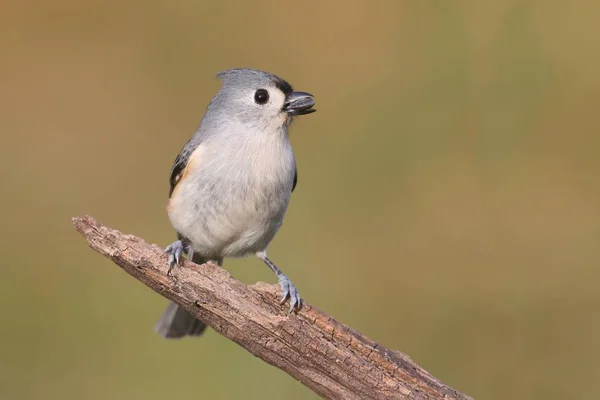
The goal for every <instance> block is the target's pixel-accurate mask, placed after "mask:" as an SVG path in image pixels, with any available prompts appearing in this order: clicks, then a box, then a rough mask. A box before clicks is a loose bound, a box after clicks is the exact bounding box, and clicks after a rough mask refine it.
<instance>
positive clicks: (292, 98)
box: [155, 68, 316, 338]
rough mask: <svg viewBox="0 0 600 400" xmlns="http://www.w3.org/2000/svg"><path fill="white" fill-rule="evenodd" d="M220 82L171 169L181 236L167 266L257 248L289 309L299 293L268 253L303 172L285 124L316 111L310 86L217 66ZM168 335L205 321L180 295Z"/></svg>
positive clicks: (161, 325) (167, 317) (194, 331)
mask: <svg viewBox="0 0 600 400" xmlns="http://www.w3.org/2000/svg"><path fill="white" fill-rule="evenodd" d="M217 77H218V78H220V79H221V80H222V82H223V85H222V87H221V89H220V90H219V92H218V93H217V95H216V96H215V97H214V98H213V99H212V101H211V102H210V104H209V105H208V108H207V110H206V114H205V115H204V118H203V119H202V122H201V123H200V127H199V128H198V130H197V131H196V133H195V134H194V136H192V138H191V139H190V140H189V141H188V142H187V143H186V144H185V146H183V149H182V150H181V152H180V153H179V155H178V156H177V158H176V159H175V163H174V165H173V168H172V169H171V189H170V192H169V203H168V206H167V210H168V214H169V219H170V221H171V224H172V225H173V227H174V228H175V230H176V232H177V237H178V238H179V240H178V241H176V242H174V243H172V244H171V245H169V246H168V247H167V248H166V249H165V252H166V253H168V254H169V274H170V273H171V270H172V268H173V267H174V266H175V265H177V264H180V262H181V255H182V254H184V253H186V254H187V257H188V259H190V260H192V261H193V262H195V263H196V264H202V263H204V262H207V261H209V260H210V261H214V262H216V263H217V264H219V265H222V263H223V258H224V257H244V256H248V255H251V254H254V255H256V256H257V257H258V258H260V259H261V260H262V261H264V263H265V264H267V266H268V267H269V268H271V270H272V271H273V272H274V273H275V275H277V278H278V280H279V284H280V285H281V289H282V291H283V299H282V303H283V302H284V301H285V300H286V299H287V298H288V297H289V298H290V312H292V311H294V310H297V309H299V308H300V307H301V304H302V300H301V298H300V295H299V294H298V290H297V289H296V287H295V286H294V285H293V284H292V282H291V281H290V279H289V278H288V277H287V276H286V275H285V274H284V273H283V272H282V271H281V270H280V269H279V268H277V266H276V265H275V264H274V263H273V262H272V261H271V260H269V258H268V257H267V247H268V246H269V243H270V242H271V240H273V237H274V236H275V234H276V233H277V231H278V230H279V227H280V226H281V224H282V222H283V218H284V215H285V212H286V209H287V207H288V204H289V201H290V196H291V194H292V191H293V190H294V188H295V187H296V182H297V180H298V173H297V170H296V161H295V159H294V153H293V152H292V146H291V144H290V142H289V139H288V128H289V126H290V123H291V122H292V120H293V118H294V117H295V116H298V115H305V114H310V113H312V112H314V111H316V110H315V109H314V108H313V106H314V104H315V101H314V98H313V96H312V95H311V94H309V93H304V92H297V91H294V90H293V89H292V86H291V85H290V84H289V83H288V82H286V81H285V80H283V79H281V78H279V77H277V76H275V75H272V74H269V73H267V72H263V71H258V70H253V69H242V68H239V69H231V70H227V71H223V72H220V73H219V74H217ZM155 329H156V331H157V332H158V333H159V334H161V335H162V336H163V337H165V338H181V337H184V336H186V335H190V336H199V335H201V334H202V333H203V332H204V330H205V329H206V325H205V324H204V323H203V322H202V321H199V320H198V319H196V318H195V317H194V316H192V315H191V314H190V313H188V312H187V311H186V310H184V309H183V308H181V307H179V306H178V305H177V304H175V303H171V304H169V306H168V307H167V309H166V311H165V312H164V313H163V315H162V316H161V318H160V320H159V321H158V323H157V324H156V327H155Z"/></svg>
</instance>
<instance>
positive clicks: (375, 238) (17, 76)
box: [0, 0, 600, 400]
mask: <svg viewBox="0 0 600 400" xmlns="http://www.w3.org/2000/svg"><path fill="white" fill-rule="evenodd" d="M599 12H600V3H598V2H591V1H571V2H553V1H547V0H544V1H542V0H539V1H497V0H496V1H486V2H481V1H454V2H449V1H433V0H419V1H399V0H392V1H378V2H375V1H370V2H366V1H348V0H346V1H337V2H334V1H328V2H291V1H288V2H266V1H261V2H243V3H242V2H236V3H234V2H229V3H228V2H217V1H211V2H206V1H189V0H184V1H177V2H167V1H155V0H151V1H129V2H116V1H96V0H88V1H85V2H83V1H74V0H70V1H69V0H55V1H52V2H49V1H23V2H16V1H12V2H3V4H2V13H1V14H0V45H1V47H0V48H1V49H2V57H1V61H0V90H1V95H0V143H1V149H2V153H1V154H2V157H1V158H0V171H1V174H2V175H1V177H2V197H1V199H0V210H2V211H1V212H2V222H3V224H2V225H3V226H2V229H1V230H0V235H1V237H0V239H1V243H2V258H3V261H2V265H3V268H2V278H1V279H0V307H1V308H0V310H1V317H0V321H1V329H0V398H2V399H42V398H43V399H92V400H95V399H115V400H119V399H127V400H129V399H145V400H152V399H167V398H175V399H197V398H214V399H236V398H244V399H272V398H273V399H275V398H279V399H281V398H286V399H288V400H293V399H313V398H316V396H315V395H314V394H313V393H312V392H310V391H309V390H308V389H306V388H304V387H303V386H302V385H300V384H299V383H298V382H296V381H295V380H294V379H292V378H290V377H289V376H287V375H286V374H284V373H282V372H280V371H278V370H276V369H275V368H272V367H270V366H268V365H266V364H264V363H263V362H261V361H260V360H258V359H256V358H254V357H253V356H251V355H250V354H249V353H246V352H245V351H244V350H242V349H241V348H239V347H238V346H237V345H235V344H233V343H231V342H228V341H227V340H225V339H224V338H222V337H220V336H219V335H217V334H216V333H215V332H214V331H210V332H208V333H207V335H206V336H205V337H204V338H203V339H202V340H189V339H188V340H182V341H175V342H173V341H165V340H161V339H160V338H159V337H158V336H157V335H156V334H155V333H154V332H153V325H154V323H155V320H156V318H157V317H158V316H159V314H160V313H161V312H162V309H163V308H164V306H165V305H166V301H165V300H164V299H163V298H161V297H160V296H159V295H157V294H155V293H153V292H152V291H150V290H149V289H147V288H145V287H144V286H143V285H141V284H140V283H138V282H136V281H135V280H133V279H132V278H130V277H129V276H127V275H126V274H125V273H123V272H122V271H121V270H120V269H119V268H117V267H115V266H114V265H112V264H111V263H110V262H109V261H107V260H106V259H104V258H102V257H101V256H99V255H98V254H96V253H95V252H93V251H91V250H89V249H88V248H87V246H86V244H85V242H84V240H83V239H82V238H81V237H80V236H79V235H78V234H77V233H76V232H75V231H74V229H73V228H72V227H71V222H70V217H72V216H76V215H82V214H84V213H89V214H91V215H93V216H95V217H97V218H98V219H99V220H100V221H101V222H103V223H105V224H108V225H110V226H112V227H114V228H117V229H120V230H122V231H124V232H128V233H134V234H137V235H140V236H142V237H144V238H146V239H147V240H148V241H150V242H153V243H158V244H160V245H162V246H165V245H167V244H168V243H170V242H172V241H173V240H174V233H173V230H172V228H171V227H170V224H169V221H168V219H167V216H166V212H165V204H166V200H167V199H166V197H167V193H168V177H169V170H170V168H171V164H172V162H173V160H174V158H175V156H176V155H177V153H178V151H179V150H180V148H181V146H182V145H183V144H184V143H185V141H186V140H187V139H188V138H189V137H190V136H191V134H192V133H193V132H194V130H195V129H196V127H197V125H198V123H199V121H200V119H201V116H202V115H203V113H204V110H205V107H206V105H207V103H208V101H209V100H210V99H211V98H212V96H213V95H214V93H215V92H216V90H218V88H219V82H218V81H217V80H216V78H215V74H216V72H217V71H219V70H222V69H227V68H231V67H254V68H260V69H265V70H267V71H270V72H273V73H276V74H278V75H280V76H282V77H284V78H285V79H287V80H289V81H290V82H291V83H292V84H293V85H294V86H295V87H296V88H297V89H299V90H304V91H309V92H311V93H313V94H314V95H315V96H316V98H317V108H318V110H319V112H318V113H316V114H314V115H311V116H309V117H305V118H301V119H299V120H298V121H297V122H296V123H295V124H294V126H293V130H292V142H293V145H294V148H295V152H296V156H297V159H298V165H299V177H300V179H299V184H298V188H297V189H296V191H295V192H294V196H293V199H292V203H291V207H290V210H289V213H288V216H287V219H286V222H285V224H284V226H283V228H282V230H281V231H280V234H279V235H278V237H277V238H276V239H275V241H274V242H273V244H272V246H271V249H270V254H271V256H272V258H273V259H274V260H275V261H276V262H277V263H278V264H279V265H280V266H281V267H282V268H283V269H284V270H285V271H286V272H288V275H290V276H291V278H292V279H293V281H294V282H295V283H296V285H297V286H298V287H299V288H300V292H301V293H302V295H303V296H304V297H305V298H306V299H307V300H308V301H309V302H311V303H313V304H315V305H317V306H318V307H319V308H321V309H322V310H324V311H326V312H328V313H330V314H331V315H333V316H335V317H336V318H338V319H340V320H342V321H343V322H345V323H347V324H349V325H351V326H353V327H355V328H356V329H358V330H360V331H362V332H363V333H365V334H366V335H368V336H369V337H371V338H373V339H374V340H376V341H379V342H381V343H382V344H384V345H386V346H389V347H392V348H396V349H400V350H402V351H404V352H406V353H408V354H409V355H410V356H411V357H413V358H414V359H415V360H416V361H417V362H418V363H419V364H421V365H422V366H424V367H425V368H426V369H428V370H429V371H431V372H432V373H433V374H434V375H436V376H438V377H439V378H440V379H442V380H443V381H445V382H446V383H448V384H450V385H451V386H453V387H455V388H457V389H459V390H461V391H464V392H466V393H468V394H470V395H472V396H474V397H476V398H480V399H507V398H510V399H517V398H519V399H533V398H544V399H566V398H577V399H597V398H599V397H600V386H598V384H597V382H598V380H599V379H600V366H599V365H598V362H597V360H598V358H600V346H599V345H598V337H599V336H600V316H599V315H598V309H599V307H600V292H599V291H598V283H599V281H600V271H599V270H598V266H599V262H600V246H599V245H598V242H599V240H600V203H599V202H600V161H598V153H599V150H600V139H599V133H600V122H599V118H598V109H599V107H600V78H599V73H598V71H600V52H599V51H598V50H599V49H600V26H599V25H598V15H599ZM225 266H226V267H227V268H228V269H229V270H230V271H231V272H232V273H233V274H234V276H236V277H238V278H239V279H241V280H243V281H244V282H247V283H254V282H256V281H259V280H262V281H267V282H272V283H275V279H274V277H273V276H272V274H271V272H270V271H269V270H268V269H267V268H266V267H265V266H264V265H262V263H260V262H259V261H258V260H255V259H245V260H229V261H227V262H226V264H225Z"/></svg>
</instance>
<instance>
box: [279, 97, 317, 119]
mask: <svg viewBox="0 0 600 400" xmlns="http://www.w3.org/2000/svg"><path fill="white" fill-rule="evenodd" d="M314 105H315V99H314V97H313V95H312V94H310V93H305V92H290V93H288V94H287V96H285V104H284V105H283V111H284V112H286V113H287V114H288V115H289V116H296V115H305V114H310V113H313V112H315V111H317V110H315V109H314V108H312V107H313V106H314Z"/></svg>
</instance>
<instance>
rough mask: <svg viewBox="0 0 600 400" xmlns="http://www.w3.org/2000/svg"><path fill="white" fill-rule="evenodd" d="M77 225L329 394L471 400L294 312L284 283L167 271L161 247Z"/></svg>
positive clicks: (159, 285)
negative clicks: (283, 301) (283, 294)
mask: <svg viewBox="0 0 600 400" xmlns="http://www.w3.org/2000/svg"><path fill="white" fill-rule="evenodd" d="M73 224H74V225H75V228H76V229H77V230H78V231H79V232H80V233H81V234H82V235H84V236H85V237H86V238H87V241H88V244H89V246H90V247H91V248H92V249H94V250H96V251H98V252H99V253H101V254H103V255H105V256H106V257H108V258H110V259H111V260H112V261H113V262H115V263H116V264H117V265H119V266H120V267H121V268H123V269H124V270H125V271H127V273H129V274H130V275H131V276H133V277H134V278H136V279H137V280H139V281H141V282H142V283H144V284H145V285H147V286H148V287H150V288H151V289H152V290H154V291H155V292H157V293H160V294H161V295H163V296H164V297H166V298H168V299H169V300H172V301H174V302H176V303H178V304H180V305H181V306H183V307H185V308H186V309H187V310H188V311H189V312H191V313H192V314H193V315H195V316H196V317H198V318H199V319H201V320H202V321H204V322H205V323H207V324H208V325H209V326H211V327H212V328H213V329H214V330H216V331H217V332H219V333H220V334H221V335H223V336H225V337H227V338H228V339H230V340H233V341H234V342H236V343H237V344H239V345H240V346H242V347H243V348H245V349H246V350H248V351H249V352H251V353H252V354H254V355H255V356H257V357H260V358H261V359H263V360H264V361H266V362H267V363H269V364H271V365H274V366H275V367H277V368H279V369H281V370H283V371H285V372H287V373H288V374H290V375H291V376H293V377H294V378H296V379H297V380H299V381H300V382H302V383H303V384H304V385H306V386H307V387H309V388H310V389H312V390H313V391H315V392H316V393H317V394H319V395H321V396H322V397H324V398H327V399H345V400H347V399H377V400H380V399H445V400H450V399H456V400H459V399H460V400H464V399H470V397H468V396H466V395H464V394H462V393H459V392H457V391H456V390H454V389H452V388H450V387H448V386H446V385H445V384H443V383H442V382H440V381H439V380H438V379H436V378H434V377H433V376H432V375H430V374H429V373H428V372H427V371H425V370H424V369H423V368H421V367H419V366H418V365H417V364H415V363H414V362H413V361H412V360H411V359H410V358H409V357H408V356H406V355H404V354H403V353H401V352H399V351H395V350H389V349H386V348H385V347H383V346H381V345H378V344H377V343H375V342H373V341H372V340H370V339H368V338H366V337H365V336H363V335H361V334H360V333H359V332H357V331H355V330H353V329H352V328H350V327H348V326H346V325H343V324H341V323H339V322H337V321H336V320H335V319H333V318H332V317H330V316H328V315H327V314H325V313H323V312H321V311H319V310H317V309H316V308H314V307H312V306H310V305H309V304H306V303H305V304H304V307H303V308H302V309H301V310H300V311H299V312H298V314H296V315H294V314H292V315H289V316H288V315H287V309H288V307H287V305H280V304H279V296H280V290H279V286H276V285H269V284H266V283H257V284H255V285H252V286H246V285H244V284H243V283H241V282H239V281H238V280H236V279H234V278H233V277H232V276H231V275H230V274H229V273H228V272H227V271H226V270H225V269H223V268H221V267H218V266H216V265H214V264H212V263H207V264H203V265H196V264H194V263H192V262H190V261H187V260H186V261H185V262H184V265H183V267H180V268H175V269H174V270H173V273H174V276H172V277H167V274H166V273H167V259H166V255H164V254H163V250H162V249H161V248H159V247H158V246H157V245H149V244H148V243H146V242H145V241H144V240H142V239H140V238H138V237H136V236H133V235H125V234H123V233H121V232H119V231H116V230H113V229H110V228H107V227H106V226H103V225H102V224H100V223H98V222H97V221H96V220H94V219H93V218H92V217H90V216H85V217H83V218H73Z"/></svg>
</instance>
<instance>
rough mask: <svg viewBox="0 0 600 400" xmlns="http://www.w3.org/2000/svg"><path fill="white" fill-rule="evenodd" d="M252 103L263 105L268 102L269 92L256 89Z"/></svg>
mask: <svg viewBox="0 0 600 400" xmlns="http://www.w3.org/2000/svg"><path fill="white" fill-rule="evenodd" d="M254 101H255V102H256V104H261V105H262V104H265V103H266V102H267V101H269V92H267V91H266V90H265V89H258V90H257V91H256V93H254Z"/></svg>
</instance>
